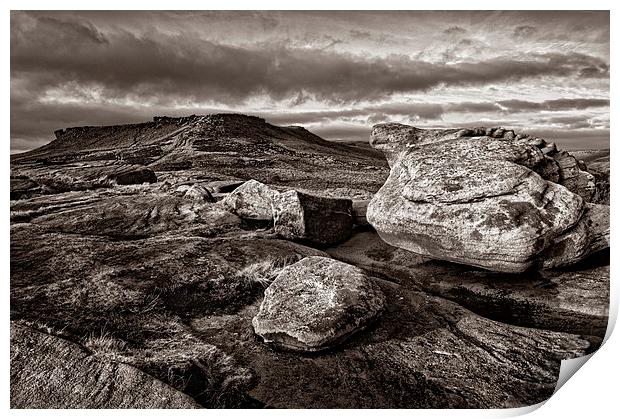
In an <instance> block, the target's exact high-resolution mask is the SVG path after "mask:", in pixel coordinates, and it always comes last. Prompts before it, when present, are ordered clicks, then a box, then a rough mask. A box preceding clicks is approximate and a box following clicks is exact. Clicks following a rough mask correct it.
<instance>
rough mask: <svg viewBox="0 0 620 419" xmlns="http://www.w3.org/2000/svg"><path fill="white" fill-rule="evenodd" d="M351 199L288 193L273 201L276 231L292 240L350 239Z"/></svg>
mask: <svg viewBox="0 0 620 419" xmlns="http://www.w3.org/2000/svg"><path fill="white" fill-rule="evenodd" d="M351 212H352V210H351V200H350V199H338V198H326V197H320V196H313V195H308V194H305V193H302V192H299V191H287V192H283V193H281V194H279V195H277V196H276V197H275V199H274V201H273V214H274V229H275V231H276V233H277V234H279V235H280V236H282V237H284V238H286V239H289V240H306V241H309V242H312V243H315V244H323V245H324V244H332V243H338V242H341V241H343V240H346V239H348V238H349V237H350V236H351V231H352V228H353V218H352V216H351Z"/></svg>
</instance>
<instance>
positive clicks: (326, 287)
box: [252, 256, 384, 352]
mask: <svg viewBox="0 0 620 419" xmlns="http://www.w3.org/2000/svg"><path fill="white" fill-rule="evenodd" d="M383 304H384V296H383V293H382V292H381V289H380V288H379V287H378V286H377V285H376V284H375V283H374V281H373V280H372V279H371V278H369V277H368V276H366V275H365V274H364V272H363V271H362V270H361V269H359V268H356V267H355V266H352V265H349V264H346V263H343V262H339V261H336V260H333V259H330V258H325V257H320V256H312V257H307V258H304V259H302V260H301V261H299V262H297V263H295V264H293V265H290V266H288V267H286V268H285V269H284V270H283V271H282V272H281V273H280V274H279V275H278V277H277V278H276V279H275V280H274V281H273V283H272V284H271V285H270V286H269V287H268V288H267V289H266V290H265V299H264V300H263V303H262V304H261V307H260V311H259V312H258V314H257V315H256V316H255V317H254V319H253V320H252V325H253V326H254V329H255V331H256V333H257V334H258V335H260V336H262V337H263V338H264V340H265V342H271V343H273V344H274V345H276V346H280V347H283V348H287V349H292V350H297V351H307V352H316V351H320V350H323V349H326V348H329V347H332V346H334V345H336V344H338V343H340V342H342V341H344V340H345V339H346V338H347V337H349V336H351V335H352V334H354V333H355V332H357V331H359V330H361V329H363V328H364V327H366V326H367V325H368V324H369V323H370V322H371V321H372V320H373V319H375V318H376V317H377V315H378V314H379V313H380V312H381V310H382V308H383Z"/></svg>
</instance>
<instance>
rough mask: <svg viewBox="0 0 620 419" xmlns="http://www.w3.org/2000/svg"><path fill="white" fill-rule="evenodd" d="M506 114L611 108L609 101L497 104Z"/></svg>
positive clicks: (510, 102)
mask: <svg viewBox="0 0 620 419" xmlns="http://www.w3.org/2000/svg"><path fill="white" fill-rule="evenodd" d="M497 104H498V105H500V106H501V107H502V108H503V110H504V111H506V112H525V111H541V110H545V111H564V110H573V109H587V108H595V107H604V106H609V100H608V99H586V98H576V99H553V100H545V101H543V102H530V101H526V100H503V101H499V102H497Z"/></svg>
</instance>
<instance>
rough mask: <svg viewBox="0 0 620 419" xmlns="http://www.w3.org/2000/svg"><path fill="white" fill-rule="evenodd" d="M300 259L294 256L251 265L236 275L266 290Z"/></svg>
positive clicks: (299, 256) (298, 256)
mask: <svg viewBox="0 0 620 419" xmlns="http://www.w3.org/2000/svg"><path fill="white" fill-rule="evenodd" d="M300 259H302V256H301V255H294V256H287V257H285V258H280V259H267V260H263V261H261V262H256V263H252V264H250V265H247V266H246V267H244V268H243V269H241V270H240V271H239V272H238V273H237V277H238V278H244V279H246V280H248V281H250V282H254V283H258V284H260V285H262V286H263V288H267V287H268V286H269V285H271V283H272V282H273V281H274V279H276V277H277V276H278V275H279V274H280V272H282V270H283V269H284V268H285V267H287V266H288V265H292V264H293V263H295V262H298V261H299V260H300Z"/></svg>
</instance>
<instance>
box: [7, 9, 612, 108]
mask: <svg viewBox="0 0 620 419" xmlns="http://www.w3.org/2000/svg"><path fill="white" fill-rule="evenodd" d="M17 16H19V15H17ZM13 20H14V22H13V31H12V36H11V64H12V66H11V67H12V68H11V71H12V75H14V76H18V77H19V76H20V75H24V74H26V75H28V77H29V80H30V81H31V82H32V83H34V84H36V85H37V86H38V87H39V88H44V87H45V86H47V87H57V86H62V85H63V83H67V82H69V81H71V82H75V83H78V84H80V85H81V86H87V87H88V86H91V87H97V88H101V89H103V93H104V95H105V96H108V97H125V96H127V95H130V96H137V97H143V98H157V99H158V100H162V101H167V100H170V99H173V100H176V99H179V100H196V101H200V100H221V101H226V102H229V103H241V102H242V101H244V100H246V99H248V98H249V97H251V96H253V95H257V94H266V95H268V96H270V97H272V98H274V99H282V98H284V97H287V96H290V95H294V94H295V93H297V92H299V91H302V90H305V91H307V92H309V93H310V94H311V95H313V96H314V97H315V98H317V99H319V100H327V101H330V102H334V103H345V102H353V101H357V100H368V99H371V98H380V97H387V96H389V95H390V94H393V93H398V92H411V91H424V90H427V89H430V88H433V87H436V86H438V85H476V84H487V83H491V82H502V81H510V80H521V79H524V78H531V77H543V76H546V77H548V76H571V75H573V76H576V75H582V76H584V75H586V76H587V77H606V76H607V74H608V66H607V65H606V63H604V62H603V61H602V60H601V59H598V58H596V57H591V56H587V55H584V54H545V55H541V54H538V55H533V56H532V57H530V58H528V59H524V60H520V59H515V58H502V57H499V58H491V59H488V60H483V61H479V62H465V63H458V64H452V65H442V64H435V63H430V62H426V61H419V60H414V59H412V58H409V57H407V56H404V55H391V56H389V57H387V58H385V59H371V58H367V57H360V56H356V55H353V54H345V53H337V52H333V51H326V50H324V49H294V48H287V47H285V46H278V45H264V46H257V47H254V48H249V47H248V48H244V47H237V46H228V45H223V44H218V43H214V42H211V41H207V40H202V39H198V38H196V37H193V36H191V34H189V33H188V34H185V35H168V34H163V33H160V32H152V33H150V34H149V36H148V37H147V36H138V35H135V34H132V33H130V32H127V31H118V32H116V33H110V34H105V37H104V36H103V35H101V34H99V33H98V32H97V30H96V29H95V28H94V27H92V25H90V24H79V25H76V24H59V23H58V21H56V20H54V19H52V20H50V19H47V18H41V17H36V16H35V17H30V16H29V19H28V21H27V22H22V21H21V20H22V19H19V18H17V17H15V18H14V19H13ZM31 25H34V27H31ZM593 69H595V70H596V71H593Z"/></svg>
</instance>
